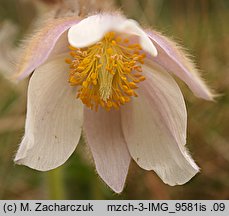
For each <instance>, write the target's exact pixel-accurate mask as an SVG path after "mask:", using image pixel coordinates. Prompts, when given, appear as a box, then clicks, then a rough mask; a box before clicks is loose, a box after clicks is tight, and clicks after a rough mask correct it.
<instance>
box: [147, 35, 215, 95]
mask: <svg viewBox="0 0 229 216" xmlns="http://www.w3.org/2000/svg"><path fill="white" fill-rule="evenodd" d="M148 36H149V37H150V38H151V40H152V41H153V42H154V44H155V46H156V48H157V51H158V56H157V57H156V58H154V59H153V61H155V62H157V63H158V64H159V65H161V66H162V67H163V68H165V69H166V70H168V71H170V72H172V73H174V74H175V75H176V76H178V77H179V78H180V79H181V80H183V81H184V82H185V83H186V84H187V85H188V86H189V88H190V89H191V90H192V91H193V93H194V94H195V95H196V96H197V97H201V98H203V99H206V100H213V95H212V93H211V91H210V90H209V88H208V87H207V85H206V84H205V83H204V81H203V80H202V79H201V77H200V75H199V74H198V71H197V69H196V68H195V66H194V64H193V63H192V62H191V61H190V59H189V58H188V57H187V55H186V54H185V53H184V51H183V50H182V49H180V48H179V47H178V46H177V44H175V43H174V42H173V41H170V40H169V39H168V38H166V37H165V36H162V35H161V34H159V33H157V32H155V31H149V32H148Z"/></svg>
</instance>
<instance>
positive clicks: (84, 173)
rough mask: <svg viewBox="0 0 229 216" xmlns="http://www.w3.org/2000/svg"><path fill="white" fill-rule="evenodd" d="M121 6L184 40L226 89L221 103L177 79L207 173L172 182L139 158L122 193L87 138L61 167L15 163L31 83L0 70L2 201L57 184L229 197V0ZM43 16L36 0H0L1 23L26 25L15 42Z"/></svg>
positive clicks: (152, 195)
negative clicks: (99, 170)
mask: <svg viewBox="0 0 229 216" xmlns="http://www.w3.org/2000/svg"><path fill="white" fill-rule="evenodd" d="M116 5H117V6H118V8H121V9H122V10H123V11H124V13H125V15H126V16H127V17H129V18H133V19H136V20H138V21H139V22H140V23H141V24H143V26H151V28H152V29H156V30H159V31H161V32H163V33H165V34H166V35H168V36H172V37H173V38H174V39H175V40H176V41H178V42H179V43H180V44H182V45H184V47H186V48H187V49H188V51H189V53H190V54H191V55H193V56H194V59H195V61H196V63H197V65H198V68H200V69H201V71H202V72H203V75H204V78H205V79H206V80H207V82H208V83H209V85H210V86H211V87H212V88H213V89H215V91H216V92H217V93H218V94H220V97H218V98H217V99H216V102H206V101H203V100H201V99H198V98H195V97H194V96H193V95H192V93H191V92H190V90H189V89H188V88H187V86H185V85H184V84H183V83H182V82H180V81H178V82H179V84H180V86H181V88H182V91H183V93H184V96H185V99H186V104H187V109H188V139H187V140H188V141H187V142H188V148H189V149H190V151H191V152H192V155H193V158H194V159H195V161H196V162H197V163H198V165H199V166H200V167H201V172H200V174H198V175H197V176H196V177H194V178H193V179H192V180H191V181H190V182H189V183H187V184H185V185H183V186H175V187H170V186H168V185H165V184H163V182H162V181H161V180H160V179H159V178H158V177H157V176H156V174H155V173H154V172H152V171H151V172H149V171H145V170H142V169H140V168H139V167H138V166H137V165H136V164H135V163H134V162H132V164H131V167H130V170H129V174H128V178H127V183H126V187H125V190H124V192H123V193H122V194H119V195H117V194H115V193H113V192H112V191H111V190H110V189H109V188H108V187H107V186H106V185H105V184H104V183H103V182H102V181H101V180H100V178H99V177H98V175H97V174H96V172H95V168H94V164H93V161H92V159H91V155H90V154H89V151H88V147H87V146H86V145H85V144H84V142H83V140H82V141H81V143H80V145H79V146H78V147H77V150H76V151H75V153H74V154H73V155H72V156H71V158H70V159H69V160H68V161H67V162H66V163H65V164H64V165H63V166H62V167H61V168H59V169H58V170H57V171H56V172H52V171H51V172H38V171H35V170H32V169H30V168H27V167H24V166H18V165H14V163H13V157H14V155H15V153H16V150H17V147H18V143H19V142H20V140H21V137H22V136H23V131H24V121H25V113H26V88H27V83H28V81H27V80H25V81H23V82H21V83H20V84H18V85H16V86H15V85H14V84H12V83H10V82H8V81H7V80H6V79H4V78H3V76H0V199H51V198H55V196H56V195H55V194H52V190H50V185H51V186H52V187H54V190H55V187H56V188H57V190H58V193H59V194H61V198H65V199H228V198H229V143H228V140H229V106H228V105H229V95H228V90H229V75H228V74H229V71H228V70H229V61H228V60H229V36H228V35H229V32H228V30H229V25H228V20H229V10H228V9H229V1H227V0H218V1H216V0H148V1H147V0H119V1H116ZM37 14H38V13H37V11H36V8H35V7H34V6H33V4H32V1H27V2H23V1H19V0H0V24H1V22H2V21H3V20H6V19H10V20H11V21H12V22H14V23H15V24H16V25H17V26H18V28H19V33H18V40H16V41H15V43H16V44H17V42H18V41H19V40H20V39H21V38H23V36H24V35H26V34H27V33H28V31H29V29H30V25H31V20H32V19H33V18H34V17H35V16H36V15H37ZM55 175H58V176H61V177H62V179H60V180H61V181H59V182H58V181H56V180H55V181H53V180H52V179H53V178H54V179H55ZM54 183H56V185H55V184H54ZM57 197H58V196H57Z"/></svg>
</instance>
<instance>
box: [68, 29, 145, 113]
mask: <svg viewBox="0 0 229 216" xmlns="http://www.w3.org/2000/svg"><path fill="white" fill-rule="evenodd" d="M70 49H71V52H70V55H71V57H72V58H69V59H66V63H68V64H69V65H70V74H69V83H70V85H72V86H80V87H79V89H78V94H77V98H79V99H81V101H82V102H83V103H84V104H85V105H86V106H87V107H89V108H91V109H92V110H93V109H94V110H96V111H97V110H98V107H99V106H101V107H103V108H105V109H106V110H107V111H109V110H110V109H111V108H115V109H119V108H120V106H121V105H124V104H125V103H127V102H129V101H130V99H131V97H132V96H135V97H137V94H136V92H135V89H137V88H138V87H137V83H139V82H141V81H143V80H145V77H144V76H143V75H142V74H141V72H142V68H141V64H144V61H143V59H144V58H145V54H144V53H142V51H141V50H142V49H141V46H140V45H139V44H133V43H132V44H130V42H129V40H128V39H127V38H125V39H123V38H121V37H120V36H117V35H115V33H114V32H109V33H107V34H106V35H105V36H104V38H103V39H102V40H101V41H99V42H97V43H95V44H94V45H92V46H89V47H87V48H81V49H80V48H75V47H71V46H70Z"/></svg>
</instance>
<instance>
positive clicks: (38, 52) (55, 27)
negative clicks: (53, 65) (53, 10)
mask: <svg viewBox="0 0 229 216" xmlns="http://www.w3.org/2000/svg"><path fill="white" fill-rule="evenodd" d="M78 22H79V18H78V17H68V18H63V19H52V20H51V21H48V22H47V23H46V24H45V26H44V27H43V28H41V29H40V30H39V31H38V32H36V33H34V34H33V36H32V38H31V39H30V40H28V41H27V43H26V44H25V45H24V46H25V51H24V53H23V54H22V57H21V59H20V62H19V63H18V69H17V70H16V71H17V74H16V78H17V79H23V78H25V77H27V76H28V75H30V74H31V73H32V72H33V70H35V69H36V68H37V67H38V66H40V65H41V64H43V63H44V62H45V60H47V58H48V57H49V55H50V53H51V51H52V50H53V48H54V47H55V44H56V43H57V41H58V39H59V38H60V36H61V35H62V34H63V33H64V32H65V31H66V30H67V29H69V28H70V27H71V26H72V25H74V24H76V23H78Z"/></svg>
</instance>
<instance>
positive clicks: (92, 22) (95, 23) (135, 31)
mask: <svg viewBox="0 0 229 216" xmlns="http://www.w3.org/2000/svg"><path fill="white" fill-rule="evenodd" d="M109 31H116V32H119V33H126V34H131V35H136V36H138V37H139V38H140V44H141V46H142V48H143V49H144V50H145V51H147V52H149V53H150V54H151V55H153V56H156V55H157V50H156V48H155V46H154V45H153V43H152V41H151V40H150V39H149V38H148V36H147V34H146V33H145V32H144V31H143V30H142V29H141V27H140V26H139V25H138V23H137V22H136V21H134V20H127V19H125V18H123V17H121V16H120V15H109V14H100V15H94V16H90V17H88V18H86V19H83V20H82V21H81V22H79V23H78V24H76V25H74V26H72V27H71V28H70V29H69V32H68V40H69V43H70V44H71V45H72V46H74V47H78V48H82V47H86V46H90V45H92V44H94V43H96V42H97V41H99V40H101V39H102V38H103V36H104V35H105V34H106V33H107V32H109Z"/></svg>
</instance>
